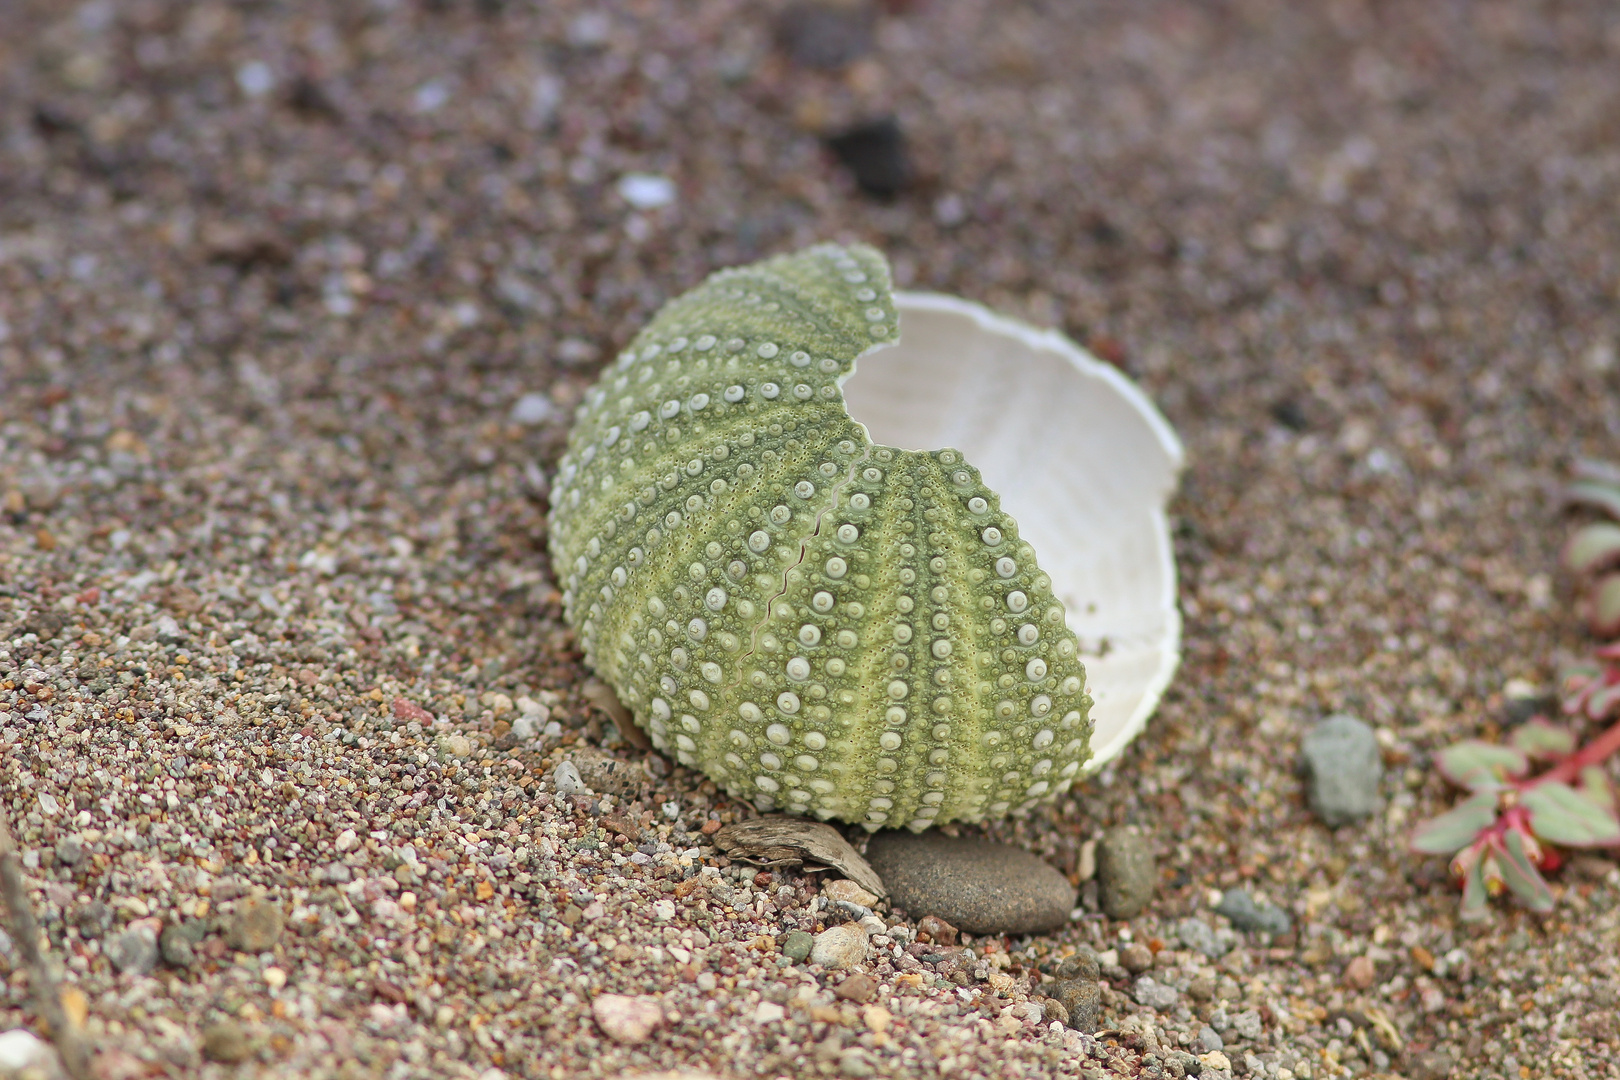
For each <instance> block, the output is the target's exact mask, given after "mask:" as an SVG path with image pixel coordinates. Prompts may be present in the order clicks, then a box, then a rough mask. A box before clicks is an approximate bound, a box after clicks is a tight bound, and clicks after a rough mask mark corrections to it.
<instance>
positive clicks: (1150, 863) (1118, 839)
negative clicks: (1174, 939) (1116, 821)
mask: <svg viewBox="0 0 1620 1080" xmlns="http://www.w3.org/2000/svg"><path fill="white" fill-rule="evenodd" d="M1157 879H1158V867H1157V865H1156V864H1155V862H1154V859H1153V852H1152V850H1151V849H1150V848H1149V847H1148V841H1147V837H1146V836H1145V835H1144V834H1143V833H1142V831H1141V830H1140V829H1138V828H1136V827H1135V826H1134V825H1121V826H1119V827H1118V828H1114V829H1109V830H1108V831H1107V832H1105V833H1103V835H1102V840H1101V841H1100V842H1099V843H1098V844H1097V881H1098V883H1099V885H1100V886H1101V900H1102V909H1103V911H1104V912H1105V913H1106V914H1107V915H1108V917H1109V918H1111V919H1134V918H1136V916H1138V915H1140V914H1141V913H1142V909H1143V908H1145V907H1147V905H1148V901H1149V900H1151V899H1153V889H1154V886H1155V885H1156V884H1157Z"/></svg>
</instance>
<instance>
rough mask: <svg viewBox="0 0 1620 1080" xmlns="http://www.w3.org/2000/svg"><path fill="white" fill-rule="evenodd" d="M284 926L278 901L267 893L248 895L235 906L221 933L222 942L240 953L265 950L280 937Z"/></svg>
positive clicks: (284, 918) (269, 948) (284, 922)
mask: <svg viewBox="0 0 1620 1080" xmlns="http://www.w3.org/2000/svg"><path fill="white" fill-rule="evenodd" d="M285 925H286V917H285V916H284V915H283V914H282V911H281V905H280V904H278V903H276V902H275V901H274V900H272V899H270V898H269V897H267V896H262V895H254V896H250V897H248V898H247V899H245V900H243V901H242V902H241V903H240V904H238V905H237V908H236V913H235V914H234V915H233V916H232V917H231V920H230V923H229V926H228V928H227V929H226V932H225V943H226V944H227V945H229V946H230V947H231V948H233V949H236V950H238V951H240V952H246V953H262V952H268V951H269V950H271V949H273V948H275V945H276V942H278V941H280V940H281V931H282V929H283V927H284V926H285Z"/></svg>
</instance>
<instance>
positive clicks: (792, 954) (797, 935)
mask: <svg viewBox="0 0 1620 1080" xmlns="http://www.w3.org/2000/svg"><path fill="white" fill-rule="evenodd" d="M815 940H816V939H815V938H813V937H811V936H810V935H809V934H808V933H806V932H805V931H803V930H789V931H788V935H787V938H786V939H784V940H783V942H782V955H783V956H785V957H787V958H788V959H789V960H792V961H793V962H794V963H795V964H802V963H803V962H804V961H805V960H807V959H808V958H809V956H810V949H811V948H812V947H813V946H814V945H815Z"/></svg>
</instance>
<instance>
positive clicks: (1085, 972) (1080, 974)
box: [1041, 945, 1102, 982]
mask: <svg viewBox="0 0 1620 1080" xmlns="http://www.w3.org/2000/svg"><path fill="white" fill-rule="evenodd" d="M1041 970H1042V971H1045V972H1046V973H1047V974H1048V975H1050V976H1052V977H1053V978H1054V979H1057V980H1059V981H1067V980H1070V979H1080V980H1082V981H1084V982H1096V981H1097V980H1098V979H1100V978H1102V969H1101V968H1099V967H1098V966H1097V954H1096V953H1095V952H1093V951H1092V950H1091V948H1090V947H1089V946H1086V945H1082V946H1080V950H1079V951H1078V952H1076V953H1075V954H1074V955H1073V956H1065V957H1061V958H1057V957H1054V958H1052V959H1050V960H1048V961H1047V963H1046V964H1044V965H1042V967H1041Z"/></svg>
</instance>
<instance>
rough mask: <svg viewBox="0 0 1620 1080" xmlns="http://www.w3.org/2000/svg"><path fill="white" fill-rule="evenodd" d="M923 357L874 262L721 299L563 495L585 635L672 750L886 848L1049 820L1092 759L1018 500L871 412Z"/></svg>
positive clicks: (844, 264)
mask: <svg viewBox="0 0 1620 1080" xmlns="http://www.w3.org/2000/svg"><path fill="white" fill-rule="evenodd" d="M897 334H898V329H897V317H896V313H895V309H894V303H893V298H892V295H891V292H890V286H889V272H888V266H887V264H886V263H885V262H884V260H883V257H882V256H881V255H879V254H878V253H877V252H876V251H873V250H872V249H870V248H866V247H850V248H842V247H835V246H831V245H824V246H818V247H814V248H810V249H807V250H805V251H802V252H798V253H796V254H793V255H787V256H781V257H778V258H774V259H769V260H766V261H764V262H760V263H756V264H754V265H752V266H747V267H742V268H738V269H732V270H724V271H721V272H719V273H717V274H714V275H713V276H712V277H710V278H709V279H708V280H707V281H705V282H704V283H703V284H702V285H700V286H698V287H697V288H696V289H693V290H692V291H691V292H689V293H687V294H686V295H685V296H682V297H680V298H679V299H676V300H673V301H671V302H670V303H669V304H667V305H665V307H664V308H663V309H662V310H661V311H660V312H659V313H658V315H657V316H656V317H655V318H654V319H653V321H652V323H651V324H650V325H648V326H647V328H646V329H645V330H643V331H642V333H641V334H640V335H639V336H638V337H637V338H636V340H635V341H634V342H632V344H631V346H630V348H629V349H627V350H626V351H625V352H624V353H623V354H622V355H621V356H620V357H619V358H618V361H617V362H616V363H615V364H613V365H612V366H611V367H610V368H608V369H607V370H606V371H604V372H603V374H602V377H601V380H600V381H599V382H598V384H597V385H596V386H595V387H593V388H592V389H591V390H590V391H589V393H587V395H586V397H585V400H584V401H583V403H582V404H581V406H580V409H579V413H578V416H577V418H576V422H575V426H574V430H573V433H572V436H571V437H570V440H569V446H568V451H567V454H566V455H565V456H564V458H563V460H562V463H561V465H560V466H559V469H558V473H557V477H556V482H555V484H554V486H553V491H552V506H553V510H552V520H551V551H552V558H553V560H554V563H555V565H556V568H557V572H558V574H559V576H560V577H561V578H562V581H563V584H564V586H565V592H564V595H563V602H564V608H565V611H566V614H567V618H568V620H569V622H570V623H571V624H572V625H573V626H574V628H575V629H576V631H577V632H578V636H579V642H580V645H581V647H582V648H583V650H584V652H585V657H586V660H587V661H588V662H589V663H590V664H591V666H592V667H594V668H595V669H596V670H597V672H599V673H600V674H601V675H602V676H603V677H604V678H605V679H606V680H607V681H608V682H609V683H610V684H611V685H612V686H613V688H614V689H615V690H616V691H617V692H618V694H619V697H620V699H621V700H622V701H623V702H624V703H625V705H627V706H628V707H629V708H630V709H631V710H632V711H633V712H634V714H635V718H636V722H637V723H638V724H640V725H641V726H642V727H643V728H644V729H646V731H647V732H648V734H649V735H650V736H651V738H652V740H653V743H654V745H656V746H657V747H659V748H660V749H661V750H664V751H666V752H672V753H673V754H674V755H675V757H676V758H677V759H678V760H679V761H680V762H681V763H682V764H684V765H688V766H690V767H693V768H697V769H701V770H703V771H704V772H705V773H707V774H708V775H709V776H710V777H712V778H713V779H714V780H715V781H716V782H717V783H718V784H720V785H721V786H722V787H724V788H725V789H726V790H727V791H729V792H731V793H732V794H733V795H735V796H739V797H743V798H747V799H750V800H752V801H753V802H754V803H755V804H756V805H758V806H759V807H760V808H762V809H781V810H785V811H788V812H790V813H800V814H812V815H815V816H817V817H820V818H823V819H826V818H835V819H839V820H842V821H849V822H860V823H861V824H863V825H865V826H867V827H868V828H873V829H876V828H881V827H896V826H901V825H905V826H909V827H911V828H914V829H921V828H925V827H927V826H928V825H930V824H937V823H943V822H947V821H952V820H966V821H977V820H982V819H985V818H995V817H1001V816H1003V815H1005V814H1007V813H1009V812H1011V811H1014V810H1019V809H1028V808H1029V807H1031V806H1033V805H1035V804H1036V803H1037V802H1039V801H1041V800H1043V799H1046V798H1050V797H1052V796H1054V795H1056V794H1058V793H1060V792H1062V791H1065V790H1067V788H1068V787H1069V785H1070V784H1071V783H1072V782H1073V780H1074V778H1075V776H1076V775H1077V774H1078V773H1079V771H1080V768H1081V766H1082V764H1083V763H1084V762H1085V760H1086V758H1087V757H1088V756H1089V753H1090V749H1089V741H1090V735H1091V722H1090V719H1089V716H1088V712H1089V708H1090V704H1091V700H1090V698H1089V697H1087V696H1086V693H1085V671H1084V668H1083V667H1082V666H1081V663H1080V660H1079V646H1078V642H1077V641H1076V640H1075V637H1074V635H1073V634H1072V633H1070V631H1069V630H1068V628H1067V626H1066V625H1065V623H1064V612H1063V607H1062V605H1061V604H1060V603H1059V602H1058V601H1057V599H1056V598H1055V597H1054V596H1053V594H1052V590H1051V581H1050V579H1049V578H1048V577H1047V576H1046V575H1045V574H1043V573H1042V572H1041V570H1040V568H1039V567H1038V566H1037V565H1036V561H1035V552H1034V551H1033V549H1031V548H1030V546H1029V545H1028V544H1026V543H1023V542H1021V541H1020V540H1019V537H1018V527H1017V525H1016V524H1015V523H1014V522H1013V520H1012V519H1011V518H1010V517H1008V516H1007V515H1006V514H1003V513H1002V512H1001V510H1000V507H999V505H998V499H997V497H996V495H995V493H994V492H992V491H990V490H989V489H988V488H986V487H985V486H984V484H983V483H982V482H981V481H980V479H979V474H978V472H977V471H976V470H975V469H974V468H972V466H970V465H968V464H967V463H966V462H965V461H964V460H963V459H962V455H961V454H960V453H958V452H957V451H954V450H949V449H946V450H936V451H931V452H918V451H912V450H900V449H895V448H892V447H886V446H878V445H874V444H873V443H872V441H871V439H870V438H869V437H868V435H867V432H866V429H865V428H864V427H862V426H861V425H860V424H858V423H856V422H855V421H854V420H852V419H851V418H850V416H849V413H848V411H847V410H846V408H845V405H844V400H843V393H842V391H841V389H840V384H841V383H842V382H843V380H844V379H845V378H847V377H848V376H849V375H850V374H851V373H852V372H853V371H854V365H855V361H856V359H857V358H858V357H859V356H860V355H861V354H863V353H865V352H869V351H871V350H872V349H873V348H874V347H877V346H880V345H882V344H884V343H886V342H888V341H890V340H894V339H895V338H896V336H897Z"/></svg>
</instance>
